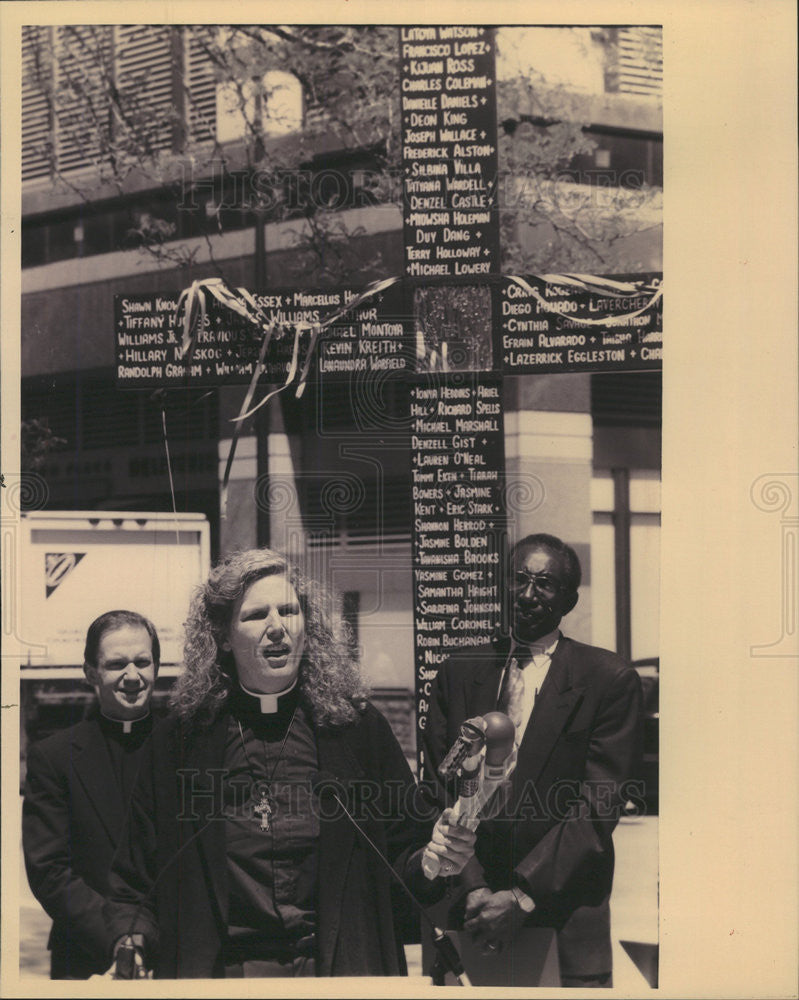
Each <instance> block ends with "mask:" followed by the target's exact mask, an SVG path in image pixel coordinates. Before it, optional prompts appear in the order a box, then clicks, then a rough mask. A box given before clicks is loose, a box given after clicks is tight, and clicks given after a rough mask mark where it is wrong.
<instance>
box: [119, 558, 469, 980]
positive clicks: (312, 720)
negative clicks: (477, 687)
mask: <svg viewBox="0 0 799 1000" xmlns="http://www.w3.org/2000/svg"><path fill="white" fill-rule="evenodd" d="M172 708H173V714H172V717H171V719H170V720H168V722H167V723H166V724H165V725H164V726H163V727H161V728H159V729H157V731H156V732H155V733H154V736H153V741H152V745H151V747H150V752H149V755H148V758H147V759H145V761H144V763H143V765H142V769H141V772H140V780H139V782H138V784H137V787H136V790H135V792H134V796H133V801H132V806H131V812H130V817H129V823H128V826H127V828H126V831H125V834H124V836H123V841H122V844H121V845H120V849H119V851H118V853H117V858H116V860H115V864H114V868H113V871H112V876H111V883H112V902H111V903H110V904H109V908H108V916H109V920H110V923H111V925H112V928H113V931H114V937H115V939H116V941H117V944H119V943H121V942H122V941H125V940H127V939H128V938H129V937H132V939H133V942H134V943H135V944H136V945H137V947H138V949H139V951H138V956H137V957H139V958H140V959H141V961H142V962H143V967H144V968H146V969H148V970H154V972H155V975H156V976H158V977H162V978H169V977H195V978H196V977H203V978H205V977H211V976H215V977H220V976H221V977H226V978H230V977H247V976H313V975H317V976H330V975H370V976H374V975H402V974H404V973H405V972H406V968H405V960H404V952H403V948H402V943H401V928H400V926H399V924H400V922H401V921H400V919H399V915H400V911H401V909H402V907H401V906H399V905H398V900H397V898H396V897H395V895H394V893H393V892H392V886H391V883H390V880H389V877H388V875H387V873H386V872H385V870H384V869H383V867H382V866H381V865H380V862H379V860H377V859H375V858H374V857H372V856H371V855H370V854H369V852H368V848H367V847H365V845H364V842H363V838H362V837H361V836H359V834H358V832H357V831H356V830H355V828H354V827H353V825H352V823H351V821H350V820H349V819H348V818H347V817H346V816H345V815H343V812H342V811H341V809H336V808H331V804H330V801H329V800H328V799H327V798H326V797H325V796H321V797H320V795H319V794H318V793H317V791H315V789H317V790H318V787H319V785H320V775H322V776H323V782H322V783H325V784H328V785H330V784H331V783H332V784H333V785H334V787H335V789H336V791H337V793H338V794H339V795H340V796H341V797H342V798H343V797H345V796H346V797H347V799H348V803H349V807H350V809H351V810H354V813H355V816H356V818H357V820H358V822H359V823H360V824H361V826H362V828H363V830H364V831H365V832H367V833H368V835H369V836H370V837H371V838H372V840H373V841H374V842H375V843H376V844H377V845H378V847H380V848H381V850H382V851H383V852H384V854H386V855H387V856H388V857H389V859H390V860H391V862H392V864H393V865H394V867H395V869H396V870H397V871H398V872H400V873H401V874H402V876H403V877H404V878H405V880H406V882H407V883H408V884H409V885H410V886H411V888H413V889H415V890H416V891H417V893H419V894H421V895H422V896H424V897H425V898H426V901H428V902H431V901H433V899H432V897H431V894H432V893H436V894H440V886H441V882H438V883H432V884H431V883H429V882H427V881H426V880H425V879H424V878H423V876H422V874H421V863H420V859H421V848H423V847H424V845H425V844H427V842H428V840H429V839H430V835H431V831H432V830H433V820H434V819H436V815H437V814H436V813H435V812H431V810H430V808H429V806H426V805H425V804H424V803H423V802H422V801H421V800H420V799H419V797H418V795H417V789H416V786H415V783H414V780H413V777H412V775H411V773H410V770H409V768H408V765H407V762H406V760H405V757H404V755H403V752H402V750H401V749H400V747H399V745H398V743H397V741H396V739H395V737H394V735H393V733H392V731H391V729H390V727H389V725H388V723H387V722H386V721H385V719H384V718H383V716H382V715H380V713H379V712H377V710H376V709H374V708H373V707H372V706H371V705H370V704H369V703H368V702H367V700H366V698H365V691H364V688H363V685H362V682H361V679H360V676H359V672H358V668H357V665H356V663H355V662H354V661H353V659H352V655H351V652H350V649H349V646H348V643H347V637H346V632H345V628H344V625H343V622H342V621H341V618H340V615H338V614H337V613H336V608H335V606H334V604H333V601H332V598H331V597H330V595H329V594H328V593H327V592H326V591H325V590H324V588H322V587H321V586H320V585H319V584H317V583H315V582H313V581H310V580H308V579H307V578H305V577H304V576H303V575H302V574H301V573H299V572H298V570H297V569H296V568H295V567H293V566H292V565H291V564H290V563H288V562H287V561H286V560H285V559H284V558H283V557H282V556H281V555H279V554H278V553H275V552H272V551H270V550H268V549H261V550H251V551H246V552H240V553H236V554H233V555H231V556H228V557H227V558H225V559H223V560H222V561H221V562H220V564H219V565H218V566H217V567H215V568H214V569H213V570H212V571H211V574H210V576H209V578H208V581H207V582H206V584H205V586H204V587H203V588H202V589H201V590H200V591H199V592H198V593H197V595H196V596H195V598H194V600H193V602H192V605H191V609H190V612H189V616H188V621H187V622H186V642H185V670H184V672H183V674H182V675H181V677H180V678H179V679H178V682H177V684H176V686H175V689H174V691H173V695H172ZM448 818H449V817H448V814H447V813H445V814H444V816H443V817H441V818H440V819H439V821H438V823H437V824H436V827H435V831H434V837H433V841H432V842H431V844H429V845H428V849H432V850H434V851H435V852H436V853H438V854H440V856H441V860H442V871H443V872H444V873H446V874H449V875H453V874H457V872H459V871H460V870H461V869H462V867H463V865H464V864H465V863H466V861H467V860H468V858H469V857H470V856H471V853H472V849H473V843H474V835H473V834H471V833H470V832H469V831H466V830H462V829H461V828H456V827H451V826H449V825H448V823H447V822H446V821H447V819H448Z"/></svg>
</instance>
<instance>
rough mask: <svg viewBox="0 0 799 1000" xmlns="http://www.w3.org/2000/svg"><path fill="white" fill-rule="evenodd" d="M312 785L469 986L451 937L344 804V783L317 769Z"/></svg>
mask: <svg viewBox="0 0 799 1000" xmlns="http://www.w3.org/2000/svg"><path fill="white" fill-rule="evenodd" d="M311 786H312V788H313V791H314V794H315V795H317V796H318V797H319V798H320V800H321V798H322V797H323V796H324V795H329V796H331V798H333V799H334V800H335V802H336V803H337V804H338V806H339V808H340V809H341V811H342V813H343V814H344V815H345V816H346V817H347V819H348V820H349V822H350V823H351V824H352V825H353V826H354V827H355V829H356V831H357V832H358V834H359V835H360V837H361V838H362V840H363V841H364V843H366V844H368V846H369V849H370V850H371V851H372V853H373V854H374V856H375V857H376V858H379V859H380V862H381V864H382V865H383V866H384V867H385V869H386V870H387V871H388V873H389V874H390V875H391V877H392V878H393V879H394V881H395V882H396V883H397V885H399V887H400V888H401V889H402V891H403V892H404V893H405V895H406V896H407V897H408V899H409V900H410V901H411V903H412V904H413V906H414V908H415V909H416V911H417V912H418V913H419V915H420V917H421V918H422V920H424V922H425V923H426V924H427V926H428V927H429V928H430V932H431V934H432V936H433V944H434V946H435V948H436V952H437V953H438V958H439V960H440V961H441V962H442V964H443V965H444V967H445V968H446V969H449V971H450V972H451V973H452V974H453V976H454V977H455V979H456V980H457V982H458V985H459V986H471V985H472V984H471V983H470V982H469V977H468V976H467V975H466V970H465V969H464V968H463V962H462V961H461V957H460V955H459V954H458V950H457V948H456V947H455V945H454V943H453V942H452V940H451V939H450V938H449V937H448V936H447V934H446V933H445V932H444V931H443V930H442V929H441V928H440V927H436V925H435V924H434V923H433V921H432V920H431V919H430V917H429V916H428V913H427V910H426V909H425V908H424V906H423V905H422V904H421V903H420V902H419V900H418V899H417V898H416V896H414V894H413V893H412V892H411V890H410V889H409V888H408V886H407V885H405V883H404V882H403V880H402V878H401V877H400V876H399V874H398V873H397V872H396V871H395V869H394V866H393V865H392V864H391V862H390V861H389V860H388V858H387V857H386V856H385V854H383V852H382V851H381V850H380V848H379V847H378V846H377V844H376V843H375V842H374V841H373V840H372V838H371V837H370V836H369V834H368V833H367V832H366V831H365V830H364V829H363V827H362V826H361V824H360V823H359V822H358V820H357V819H356V818H355V817H354V816H353V815H352V813H351V812H350V811H349V809H347V807H346V805H345V804H344V803H343V802H342V801H341V797H340V796H339V795H338V793H337V789H342V790H343V787H344V786H343V784H342V782H341V781H339V779H338V778H336V776H335V775H334V774H331V773H330V771H319V772H318V774H317V775H316V778H315V779H314V780H313V781H312V783H311Z"/></svg>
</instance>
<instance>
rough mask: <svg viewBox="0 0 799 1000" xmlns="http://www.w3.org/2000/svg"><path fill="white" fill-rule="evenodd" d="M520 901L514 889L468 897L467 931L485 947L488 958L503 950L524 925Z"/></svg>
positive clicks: (478, 891)
mask: <svg viewBox="0 0 799 1000" xmlns="http://www.w3.org/2000/svg"><path fill="white" fill-rule="evenodd" d="M524 917H525V914H524V913H523V912H522V910H521V908H520V907H519V904H518V903H517V902H516V897H515V896H514V895H513V893H512V892H511V890H510V889H502V890H500V891H499V892H491V890H490V889H487V888H485V887H483V888H481V889H474V890H473V891H472V892H470V893H469V895H468V896H467V897H466V911H465V919H464V922H463V927H464V929H465V930H467V931H468V932H469V934H471V936H472V939H473V940H474V942H475V943H476V944H478V945H481V946H482V949H483V952H484V953H485V954H490V953H491V952H497V951H501V950H502V946H503V945H504V944H505V943H507V942H510V941H511V940H512V939H513V938H514V937H515V936H516V934H517V933H518V931H519V928H520V927H521V926H522V925H523V924H524Z"/></svg>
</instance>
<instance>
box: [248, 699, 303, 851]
mask: <svg viewBox="0 0 799 1000" xmlns="http://www.w3.org/2000/svg"><path fill="white" fill-rule="evenodd" d="M296 716H297V706H296V705H295V707H294V711H293V713H292V715H291V721H290V722H289V724H288V728H287V729H286V735H285V736H284V737H283V742H282V743H281V744H280V751H279V753H278V755H277V760H276V761H275V763H274V766H273V767H272V773H271V774H270V775H269V778H268V779H267V780H266V781H265V782H256V780H255V773H254V771H253V769H252V764H251V763H250V755H249V754H248V753H247V744H246V743H245V742H244V730H243V729H242V728H241V720H240V719H237V720H236V722H237V723H238V727H239V736H240V737H241V749H242V750H243V751H244V759H245V760H246V761H247V769H248V771H249V772H250V780H251V781H252V783H253V792H255V788H256V787H258V794H259V799H258V802H257V803H256V804H255V805H253V807H252V811H253V814H254V815H253V819H255V820H257V822H258V829H259V830H263V831H264V833H269V832H270V831H271V830H272V816H273V815H274V812H275V801H274V799H273V798H272V782H273V781H274V778H275V773H276V771H277V767H278V764H279V763H280V761H281V759H282V758H283V751H284V750H285V749H286V740H287V739H288V738H289V733H290V732H291V727H292V726H293V725H294V719H295V718H296ZM261 743H262V744H263V748H264V762H265V764H266V767H267V769H268V767H269V754H268V753H267V750H266V741H265V740H261ZM259 786H260V787H259ZM264 786H265V787H264Z"/></svg>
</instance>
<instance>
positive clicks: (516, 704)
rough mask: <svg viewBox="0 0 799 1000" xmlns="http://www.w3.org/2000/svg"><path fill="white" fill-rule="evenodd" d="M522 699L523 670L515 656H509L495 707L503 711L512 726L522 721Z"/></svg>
mask: <svg viewBox="0 0 799 1000" xmlns="http://www.w3.org/2000/svg"><path fill="white" fill-rule="evenodd" d="M523 701H524V671H523V670H522V669H521V668H520V667H519V661H518V660H517V659H516V657H515V656H512V657H511V660H510V663H509V664H508V669H507V670H506V672H505V681H504V683H503V685H502V691H501V693H500V696H499V703H498V705H497V708H498V709H499V711H500V712H504V713H505V714H506V715H507V716H508V718H509V719H510V721H511V722H512V723H513V724H514V726H518V725H519V723H520V722H521V721H522V702H523Z"/></svg>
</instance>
